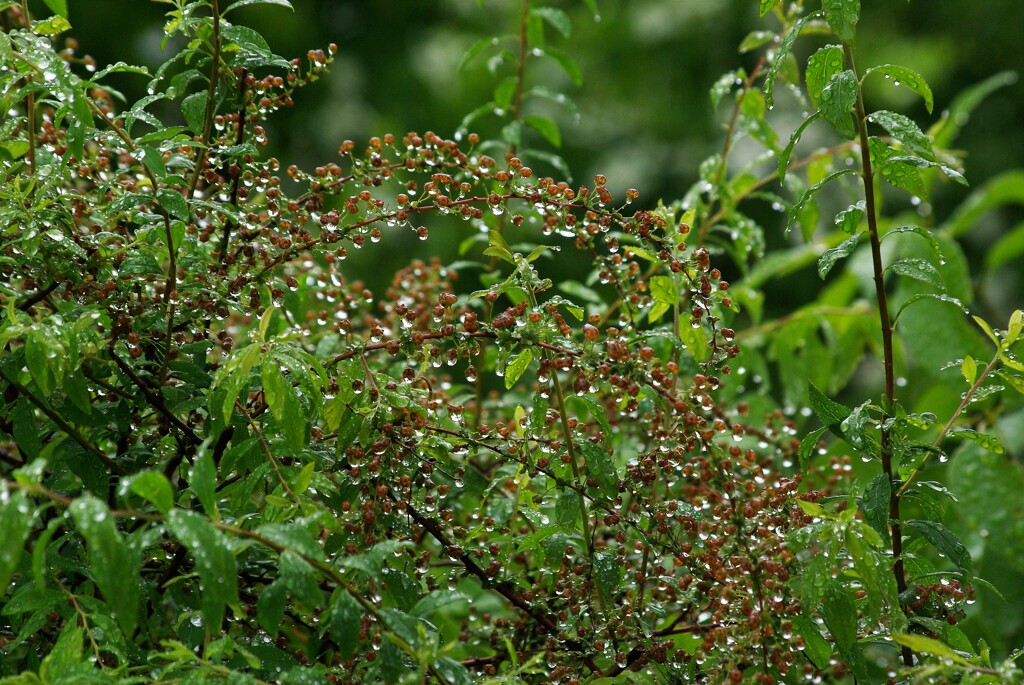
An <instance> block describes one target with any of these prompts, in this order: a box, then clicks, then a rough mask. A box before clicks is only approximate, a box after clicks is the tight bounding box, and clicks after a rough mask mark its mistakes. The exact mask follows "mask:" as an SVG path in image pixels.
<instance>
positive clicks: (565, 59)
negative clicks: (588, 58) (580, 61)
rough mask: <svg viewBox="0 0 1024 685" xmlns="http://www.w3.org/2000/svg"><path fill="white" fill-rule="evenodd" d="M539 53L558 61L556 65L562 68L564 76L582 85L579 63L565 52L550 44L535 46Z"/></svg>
mask: <svg viewBox="0 0 1024 685" xmlns="http://www.w3.org/2000/svg"><path fill="white" fill-rule="evenodd" d="M537 49H538V50H540V52H541V54H544V55H547V56H548V57H550V58H551V59H553V60H555V61H556V62H558V66H560V67H561V68H562V71H564V72H565V74H566V76H568V77H569V79H570V80H571V81H572V82H573V83H574V84H575V85H577V86H582V85H583V72H582V71H580V68H579V65H577V64H576V62H575V61H574V60H573V59H572V58H571V57H569V56H568V55H567V54H565V53H564V52H562V51H560V50H556V49H554V48H552V47H551V46H545V47H543V48H537Z"/></svg>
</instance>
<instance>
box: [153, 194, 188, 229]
mask: <svg viewBox="0 0 1024 685" xmlns="http://www.w3.org/2000/svg"><path fill="white" fill-rule="evenodd" d="M156 200H157V202H159V203H160V206H161V207H163V208H164V209H165V210H166V211H167V213H168V214H170V215H171V216H173V217H174V218H175V219H181V220H182V221H188V216H189V211H188V202H187V201H186V200H185V198H184V197H183V196H182V194H181V193H179V192H178V191H176V190H169V189H167V188H160V189H159V190H157V191H156Z"/></svg>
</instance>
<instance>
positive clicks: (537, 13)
mask: <svg viewBox="0 0 1024 685" xmlns="http://www.w3.org/2000/svg"><path fill="white" fill-rule="evenodd" d="M530 16H531V17H540V18H541V19H543V20H544V21H545V22H547V23H548V24H549V25H551V27H552V28H554V29H555V30H556V31H558V32H559V33H561V34H562V36H563V37H564V38H568V37H569V36H570V35H571V34H572V23H571V22H570V21H569V15H568V14H566V13H565V12H563V11H562V10H560V9H558V8H556V7H533V8H531V9H530Z"/></svg>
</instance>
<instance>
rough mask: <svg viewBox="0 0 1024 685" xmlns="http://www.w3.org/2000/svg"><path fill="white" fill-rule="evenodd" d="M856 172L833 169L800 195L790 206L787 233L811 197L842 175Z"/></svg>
mask: <svg viewBox="0 0 1024 685" xmlns="http://www.w3.org/2000/svg"><path fill="white" fill-rule="evenodd" d="M854 173H857V172H856V171H854V170H853V169H840V170H838V171H833V172H832V173H830V174H828V175H827V176H826V177H825V178H823V179H821V180H820V181H818V182H817V183H815V184H814V185H813V186H811V187H810V188H808V189H807V190H805V191H804V194H803V195H801V196H800V199H799V200H797V201H796V203H795V204H794V205H793V206H792V207H790V208H789V221H788V222H787V223H786V234H787V235H788V234H789V231H790V229H792V228H793V222H795V221H796V219H797V216H799V214H800V212H801V210H803V208H804V205H806V204H807V203H808V202H810V201H811V199H812V198H813V197H814V196H815V195H817V194H818V192H819V191H820V190H821V189H822V188H824V187H825V186H827V185H828V184H829V183H831V182H832V181H834V180H835V179H837V178H839V177H840V176H845V175H846V174H854Z"/></svg>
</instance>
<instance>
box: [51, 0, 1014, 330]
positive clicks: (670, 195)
mask: <svg viewBox="0 0 1024 685" xmlns="http://www.w3.org/2000/svg"><path fill="white" fill-rule="evenodd" d="M39 4H40V5H41V3H39ZM68 4H69V7H70V14H71V21H72V24H73V25H74V30H73V32H72V33H73V34H74V35H75V36H77V37H78V39H79V40H80V42H81V45H82V51H83V52H88V53H90V54H92V55H93V56H94V57H95V58H96V59H97V61H98V62H99V63H100V64H104V63H107V62H109V61H112V60H125V61H129V62H136V63H142V64H146V65H149V66H151V67H155V66H156V65H158V64H159V63H160V62H161V61H162V59H163V58H164V57H166V55H167V54H168V52H169V51H170V47H169V48H168V52H161V50H160V41H161V39H162V33H161V26H162V23H163V14H164V12H166V11H167V10H168V9H170V6H169V5H168V4H166V3H158V2H143V1H142V0H71V1H70V2H69V3H68ZM223 4H229V3H223ZM546 4H548V5H554V6H558V7H562V8H563V9H565V10H566V11H567V12H569V13H570V14H571V16H572V19H573V23H572V27H573V33H572V36H571V38H570V39H568V40H565V39H562V38H561V37H560V36H558V35H553V36H552V35H550V34H551V32H550V31H549V37H550V39H551V40H552V42H553V44H555V45H557V46H558V47H559V48H560V49H561V50H563V51H564V52H566V53H567V54H569V55H570V56H571V57H572V58H573V59H575V60H576V61H577V62H578V63H579V65H580V67H581V69H582V73H583V85H582V87H576V86H575V85H574V84H572V83H571V82H570V81H569V80H568V79H567V78H566V77H565V76H564V74H562V73H561V72H560V71H559V70H558V69H557V68H556V67H554V66H553V63H552V62H551V61H550V60H532V61H531V63H530V68H529V70H528V73H527V78H528V81H529V82H530V83H539V84H543V85H545V86H547V87H549V88H551V89H553V90H557V91H561V92H564V93H566V94H567V95H568V96H569V97H571V98H572V100H573V101H574V102H575V103H576V105H577V107H578V109H579V113H580V116H579V117H578V119H575V120H574V119H573V117H571V116H569V115H568V114H567V113H565V112H564V111H558V110H555V111H554V112H548V113H552V114H555V115H556V116H557V118H558V119H559V123H560V124H561V127H562V134H563V140H564V143H563V148H562V149H561V150H560V153H561V154H562V156H563V157H564V158H565V159H566V161H567V162H568V164H569V167H570V169H571V170H572V172H573V176H574V178H575V180H576V181H578V182H579V181H587V180H589V179H590V178H591V177H592V176H593V174H594V173H603V174H605V175H607V176H608V177H609V181H610V183H609V186H610V188H611V189H612V190H613V191H615V192H616V193H617V194H618V196H619V197H621V191H622V190H623V189H625V188H627V187H635V188H637V189H639V190H640V191H641V202H643V203H645V204H651V205H653V204H654V203H655V202H656V201H657V199H659V198H664V199H665V200H666V201H671V200H673V199H677V198H679V197H681V196H682V195H683V193H684V192H685V191H686V189H687V188H688V187H689V186H690V185H691V184H692V183H693V182H694V181H695V180H696V174H697V168H698V166H699V164H700V162H701V161H702V160H703V159H705V158H706V157H707V156H708V155H710V154H713V153H715V152H716V151H718V150H720V149H721V144H722V139H723V122H724V121H725V120H726V118H727V115H728V104H727V103H723V104H722V105H721V107H720V108H719V111H717V112H714V111H712V110H711V107H710V103H709V98H708V90H709V88H710V87H711V85H712V84H713V83H714V82H715V81H716V80H717V79H718V77H719V76H720V75H721V74H723V73H724V72H726V71H730V70H732V69H735V68H737V67H744V68H747V69H749V68H751V67H752V66H753V64H754V62H755V60H756V53H750V54H745V55H741V54H739V53H738V52H737V46H738V45H739V43H740V41H741V40H742V39H743V37H744V36H745V35H746V34H747V33H749V32H750V31H753V30H763V29H775V28H776V23H775V22H774V20H772V19H771V18H770V17H769V18H766V19H764V20H760V19H759V18H758V16H757V3H756V2H755V1H754V0H715V1H714V2H698V1H696V0H688V1H683V0H631V1H629V2H625V1H622V0H618V1H613V0H597V4H598V7H599V10H600V21H595V20H594V18H593V17H592V15H591V13H590V12H589V10H588V9H587V7H586V6H585V5H584V3H583V2H581V1H577V2H566V1H563V2H558V1H557V0H552V1H551V2H548V3H546ZM293 5H294V7H295V11H294V12H290V11H288V10H287V9H284V8H280V7H275V6H269V5H268V6H255V7H249V8H244V9H242V10H239V11H238V12H237V13H233V14H231V15H230V16H229V17H228V18H229V19H230V20H232V21H235V22H241V23H245V24H248V25H251V26H253V27H254V28H256V29H257V30H258V31H260V32H261V33H262V34H263V35H264V36H265V37H266V38H267V40H268V42H269V43H270V45H271V47H272V48H273V49H274V50H275V51H276V52H277V53H278V54H281V55H283V56H285V57H287V58H291V57H298V56H303V55H305V53H306V51H307V50H308V49H310V48H317V47H320V48H322V47H326V45H327V44H328V43H330V42H335V43H337V44H338V45H339V53H338V57H337V60H336V62H335V64H334V66H333V69H332V72H331V74H330V75H329V77H327V78H325V79H324V80H322V81H320V82H319V83H317V84H315V85H314V86H313V87H311V88H309V89H307V90H305V91H303V92H301V93H300V94H299V96H298V97H297V106H296V107H295V109H294V110H291V111H286V112H282V113H280V114H279V115H276V116H275V117H274V118H273V119H272V120H271V124H272V125H271V126H270V132H271V140H272V144H273V149H274V150H275V152H276V154H278V155H279V156H280V157H281V158H282V162H283V163H284V164H289V163H298V164H300V165H306V166H313V165H316V164H322V163H324V162H327V161H331V160H332V159H336V157H335V155H336V150H337V147H338V144H339V142H340V141H342V140H344V139H346V138H350V139H352V140H354V141H356V142H357V143H360V142H362V141H364V140H365V139H367V138H368V137H370V136H372V135H379V134H382V133H385V132H392V133H395V134H402V133H404V132H406V131H408V130H416V131H420V132H422V131H425V130H433V131H436V132H438V133H439V134H441V135H444V136H451V135H453V133H454V131H455V130H456V129H457V127H458V125H459V122H460V121H461V119H462V117H463V116H464V115H465V114H466V113H467V112H469V111H471V110H472V109H474V108H476V107H477V106H479V105H481V104H483V103H485V102H486V101H487V100H488V99H489V97H490V92H491V89H492V88H493V87H494V85H495V83H496V82H497V78H496V77H494V76H492V75H491V74H490V73H488V71H487V69H486V57H480V58H477V60H476V61H475V62H474V63H473V64H472V65H470V67H469V68H468V69H466V70H465V71H463V72H462V73H459V72H458V71H457V65H458V63H459V60H460V58H461V57H462V55H463V53H464V51H465V50H466V49H467V48H468V47H469V46H471V45H472V44H473V43H474V42H476V41H477V40H478V39H479V38H481V37H484V36H488V35H497V34H503V33H505V34H510V33H513V32H514V31H515V29H516V27H517V18H516V13H517V12H518V8H519V5H520V3H519V2H518V1H517V0H516V1H513V0H504V1H497V0H486V1H485V2H482V3H481V2H477V1H476V0H438V1H427V0H294V1H293ZM862 5H863V14H862V17H861V20H860V25H859V38H858V41H859V44H858V59H859V64H858V67H859V68H860V69H861V70H863V69H865V68H867V67H869V66H872V65H875V64H884V63H896V64H901V65H905V66H909V67H911V68H913V69H916V70H917V71H919V72H920V73H921V74H922V75H923V76H924V77H925V78H926V80H927V81H928V82H929V84H930V85H931V87H932V89H933V91H934V93H935V103H936V104H935V112H934V113H933V114H932V115H931V116H929V115H928V114H927V112H926V111H925V109H924V107H923V105H922V103H921V101H920V99H919V98H918V97H917V96H916V95H914V94H913V93H912V92H911V91H909V90H907V89H904V88H893V87H891V86H889V85H888V84H887V83H886V82H884V81H882V80H881V79H878V80H877V82H875V83H871V82H869V86H871V87H869V89H868V92H867V96H868V99H869V102H868V106H869V109H882V108H888V109H894V110H896V111H900V112H903V113H906V114H909V115H911V116H912V117H913V118H915V120H917V121H918V122H919V123H921V125H922V127H923V128H926V127H927V126H928V125H930V123H932V122H933V121H935V120H936V119H937V117H938V116H939V115H940V113H941V111H942V110H943V109H944V108H945V107H947V106H948V105H949V104H950V102H951V101H952V99H953V98H954V97H955V95H956V94H957V93H959V92H960V91H961V90H963V89H964V88H966V87H968V86H970V85H972V84H974V83H977V82H979V81H981V80H982V79H984V78H986V77H988V76H990V75H992V74H995V73H997V72H1000V71H1003V70H1007V69H1010V70H1014V71H1016V72H1018V73H1019V72H1022V71H1024V9H1022V6H1021V4H1020V2H1019V0H991V1H989V2H985V3H963V2H962V1H961V0H931V1H929V2H923V1H919V0H913V1H911V2H890V1H886V2H878V1H875V0H866V1H865V2H863V3H862ZM819 44H820V40H818V39H815V38H811V39H808V40H805V41H801V43H800V44H799V45H798V48H797V52H798V54H799V55H801V56H803V55H806V54H809V52H810V51H812V50H813V49H815V48H816V47H817V46H818V45H819ZM507 73H509V68H506V69H505V70H503V71H502V72H501V75H506V74H507ZM119 85H121V86H123V87H124V88H125V90H126V92H128V93H135V94H141V93H142V89H143V87H144V84H143V83H142V79H140V78H139V77H129V78H125V79H124V80H123V81H121V82H119ZM1022 121H1024V87H1022V85H1021V83H1020V82H1017V83H1015V84H1014V85H1013V86H1011V87H1009V88H1004V89H1002V90H1000V91H998V92H997V93H995V94H994V95H993V96H992V97H991V98H989V99H988V100H987V101H985V103H984V104H983V105H982V106H981V107H980V108H979V109H978V110H977V111H976V112H975V113H974V115H973V116H972V118H971V121H970V122H969V124H968V125H967V126H966V128H965V130H964V132H963V133H962V134H961V136H960V138H959V139H958V140H957V147H958V148H959V149H962V150H964V151H965V152H966V154H967V157H966V175H967V178H968V180H969V181H970V183H971V185H972V187H973V188H977V187H979V186H981V185H982V184H983V183H984V182H985V181H986V180H987V179H989V178H991V177H992V176H994V175H996V174H997V173H999V172H1000V171H1004V170H1007V169H1010V168H1014V167H1021V166H1024V136H1022V135H1021V134H1022V130H1024V126H1022V124H1021V122H1022ZM795 123H796V120H794V125H795ZM500 125H501V122H499V121H497V119H496V118H494V117H491V118H489V119H486V118H485V119H483V120H481V121H479V122H477V124H475V125H474V126H473V127H472V129H473V130H475V131H477V132H479V133H480V134H481V135H482V136H484V137H485V138H487V137H488V136H490V137H494V136H495V135H496V134H497V133H498V131H499V130H500ZM533 142H534V143H535V144H538V145H539V146H545V145H546V143H544V142H543V141H533ZM827 143H828V140H827V139H824V138H823V144H827ZM548 148H549V149H550V146H548ZM535 166H536V167H537V168H538V169H540V170H544V171H547V172H549V173H551V172H552V170H551V169H550V168H547V169H545V168H544V165H543V164H535ZM969 192H970V190H969V189H966V188H962V187H959V186H955V185H952V184H943V185H942V186H941V187H940V189H939V191H938V192H937V193H936V194H935V196H933V198H931V199H932V202H933V204H934V206H935V208H936V215H937V217H939V219H940V220H941V218H942V217H943V216H945V215H947V214H948V213H949V212H950V211H951V210H952V209H953V208H954V207H955V206H956V205H957V204H959V203H960V202H961V201H962V200H963V199H964V198H965V197H966V196H967V194H968V193H969ZM757 218H758V219H759V220H762V221H763V222H764V223H765V228H766V233H767V236H768V240H769V244H770V245H773V246H778V245H780V244H781V243H782V237H781V225H780V219H781V218H780V217H778V216H772V215H771V213H770V212H767V211H766V212H763V214H762V215H759V216H758V217H757ZM1022 219H1024V213H1022V212H1021V211H1019V208H1018V209H1017V210H1003V211H1001V212H997V213H995V214H994V215H992V216H990V217H988V218H987V219H986V220H985V222H983V223H982V224H981V225H980V226H978V228H977V230H976V232H975V234H974V235H972V236H968V237H967V239H966V241H965V242H966V249H967V251H968V254H969V256H970V257H971V259H972V262H973V263H974V265H976V266H980V265H981V263H982V259H983V255H984V251H985V249H986V248H987V247H988V246H989V245H990V244H991V243H992V242H994V241H995V240H996V239H998V237H999V236H1000V235H1004V234H1005V232H1006V231H1008V230H1009V229H1010V227H1012V226H1014V225H1016V224H1017V223H1019V222H1020V221H1021V220H1022ZM403 245H404V246H405V247H407V248H408V250H409V251H412V250H415V249H422V245H421V244H418V243H416V241H414V240H410V241H407V242H405V243H403ZM438 249H443V248H441V246H440V245H439V246H438ZM402 251H403V250H398V251H397V252H396V251H393V250H392V251H389V252H388V254H386V255H385V254H376V255H370V258H371V259H372V260H373V261H375V262H376V261H379V260H384V259H386V260H387V261H388V264H387V265H384V264H377V265H375V266H378V267H383V266H388V267H389V268H390V267H391V266H397V265H398V263H399V262H400V261H401V259H402V255H401V253H402ZM350 268H357V267H355V266H353V267H350ZM375 271H377V272H378V273H381V272H387V271H388V269H385V268H381V269H375ZM1019 271H1020V269H1019V266H1018V267H1017V268H1013V265H1010V266H1008V267H1004V268H1003V269H1002V270H1001V271H1000V272H999V273H997V274H995V275H994V278H995V283H993V284H990V287H989V288H988V290H989V293H988V295H987V300H988V303H987V305H986V306H988V307H989V308H990V312H989V313H990V315H991V316H992V318H993V320H1004V319H1005V316H1006V315H1007V314H1008V313H1009V311H1010V310H1011V309H1013V308H1015V307H1016V306H1019V304H1020V300H1022V299H1024V296H1022V294H1021V291H1022V289H1024V281H1022V280H1021V279H1020V277H1019ZM369 275H370V277H371V279H372V274H369ZM990 278H992V276H990ZM778 285H779V288H778V290H777V295H778V297H779V298H782V301H779V299H778V298H776V300H775V301H777V302H778V304H779V310H778V311H784V310H786V309H788V308H791V307H792V306H793V305H795V304H800V303H801V302H800V301H799V300H795V299H793V296H792V293H795V292H806V293H808V294H809V295H810V294H811V293H812V292H813V291H814V289H815V288H816V287H817V277H816V275H815V274H814V273H813V271H812V270H807V271H806V272H803V273H801V274H799V276H798V277H796V278H795V279H791V280H790V281H789V282H786V283H780V284H778ZM771 294H772V293H771V290H769V295H771ZM783 295H785V296H786V297H783ZM769 302H770V303H771V302H773V299H772V298H771V297H769Z"/></svg>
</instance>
